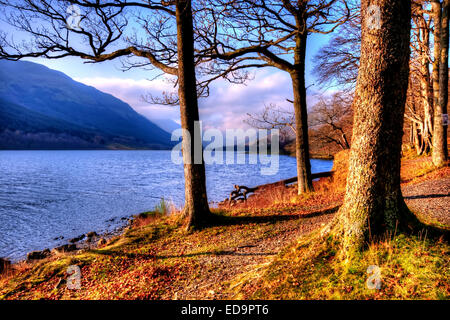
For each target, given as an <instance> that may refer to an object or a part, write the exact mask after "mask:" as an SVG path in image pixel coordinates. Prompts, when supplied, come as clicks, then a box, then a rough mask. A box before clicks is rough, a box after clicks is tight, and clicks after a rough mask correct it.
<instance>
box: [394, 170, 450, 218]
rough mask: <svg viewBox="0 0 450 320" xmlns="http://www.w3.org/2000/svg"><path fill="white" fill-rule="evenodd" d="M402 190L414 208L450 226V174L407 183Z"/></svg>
mask: <svg viewBox="0 0 450 320" xmlns="http://www.w3.org/2000/svg"><path fill="white" fill-rule="evenodd" d="M402 191H403V196H404V197H405V200H406V203H407V204H408V206H409V207H410V208H411V209H412V210H415V211H418V212H420V213H421V214H424V215H427V216H428V217H430V218H431V219H432V220H436V221H437V222H439V223H441V224H444V225H447V226H450V193H449V191H450V176H446V177H445V176H444V177H442V178H440V179H437V180H427V181H424V182H419V183H417V184H410V185H406V186H404V187H403V188H402Z"/></svg>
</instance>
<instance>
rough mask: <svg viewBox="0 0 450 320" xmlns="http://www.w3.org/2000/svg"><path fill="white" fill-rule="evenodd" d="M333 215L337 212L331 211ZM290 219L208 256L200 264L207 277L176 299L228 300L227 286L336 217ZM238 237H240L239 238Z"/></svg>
mask: <svg viewBox="0 0 450 320" xmlns="http://www.w3.org/2000/svg"><path fill="white" fill-rule="evenodd" d="M332 211H334V210H332ZM289 217H290V218H289V219H286V220H281V221H278V222H275V223H273V224H271V226H270V231H269V230H267V231H266V232H265V233H264V234H262V235H260V237H258V238H256V239H253V240H251V241H249V242H247V243H246V244H244V245H239V246H237V247H232V248H228V249H226V250H223V251H221V252H219V253H217V254H215V255H205V256H204V257H202V258H201V259H200V260H199V261H198V262H199V263H200V265H201V266H202V269H203V270H205V271H206V272H208V276H207V277H203V276H202V277H200V278H198V279H193V280H192V281H191V283H189V284H188V285H187V286H185V287H180V288H178V290H177V293H176V296H175V298H177V299H224V298H225V299H226V298H230V297H227V296H225V295H224V294H223V293H222V291H223V290H222V289H224V286H225V285H226V282H227V281H229V280H231V279H233V278H234V277H236V276H238V275H239V274H242V273H244V272H248V271H251V270H255V269H257V268H259V267H260V266H262V265H265V264H266V263H270V262H271V261H272V259H273V257H274V256H275V255H277V254H278V253H279V252H280V250H282V249H283V248H285V247H286V246H287V245H289V244H290V243H292V242H293V241H295V240H296V239H297V238H298V237H300V236H301V235H303V234H307V233H309V232H311V231H312V230H314V229H317V228H319V227H320V226H322V225H325V224H326V223H328V222H329V221H330V219H331V218H332V217H333V213H332V212H330V211H325V212H323V213H320V214H318V215H317V216H314V217H310V218H305V217H301V216H298V215H297V216H295V215H292V216H289ZM236 236H239V235H236Z"/></svg>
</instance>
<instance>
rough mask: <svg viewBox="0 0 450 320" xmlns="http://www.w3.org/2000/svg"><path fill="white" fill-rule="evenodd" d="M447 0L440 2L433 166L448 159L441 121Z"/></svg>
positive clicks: (445, 90) (444, 96) (444, 94)
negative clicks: (437, 87)
mask: <svg viewBox="0 0 450 320" xmlns="http://www.w3.org/2000/svg"><path fill="white" fill-rule="evenodd" d="M449 2H450V1H449V0H444V2H443V4H442V17H441V28H440V29H441V30H440V31H441V37H440V38H441V39H440V40H441V43H440V57H439V60H440V61H439V97H438V103H437V104H436V105H435V107H434V133H433V153H432V159H433V163H434V165H435V166H439V167H440V166H442V165H444V164H445V163H446V162H447V160H448V146H447V126H444V125H443V123H442V115H443V114H447V104H448V48H449V23H448V15H449Z"/></svg>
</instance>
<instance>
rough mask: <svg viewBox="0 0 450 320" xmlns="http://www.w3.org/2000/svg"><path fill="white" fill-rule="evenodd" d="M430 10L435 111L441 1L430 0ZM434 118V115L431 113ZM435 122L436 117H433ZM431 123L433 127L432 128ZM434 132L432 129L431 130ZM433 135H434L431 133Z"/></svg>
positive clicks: (434, 104)
mask: <svg viewBox="0 0 450 320" xmlns="http://www.w3.org/2000/svg"><path fill="white" fill-rule="evenodd" d="M431 5H432V12H433V20H434V32H433V43H434V44H433V73H432V85H433V110H434V112H435V113H436V106H437V105H438V104H439V65H440V63H439V62H440V59H441V1H440V0H432V1H431ZM433 118H434V115H433ZM434 120H435V122H434V123H436V119H434ZM434 123H433V129H434ZM433 132H434V130H433ZM433 136H434V135H433Z"/></svg>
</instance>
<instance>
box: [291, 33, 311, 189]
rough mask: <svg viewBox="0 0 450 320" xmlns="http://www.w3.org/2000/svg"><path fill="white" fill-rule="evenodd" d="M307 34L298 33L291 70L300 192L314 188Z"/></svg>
mask: <svg viewBox="0 0 450 320" xmlns="http://www.w3.org/2000/svg"><path fill="white" fill-rule="evenodd" d="M306 39H307V35H306V34H304V35H297V37H296V48H295V55H294V59H295V61H294V68H295V71H293V72H291V79H292V87H293V90H294V112H295V128H296V131H295V137H296V147H295V154H296V158H297V184H298V194H302V193H305V192H309V191H311V190H312V182H311V163H310V162H309V141H308V140H309V139H308V109H307V105H306V88H305V58H306Z"/></svg>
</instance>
